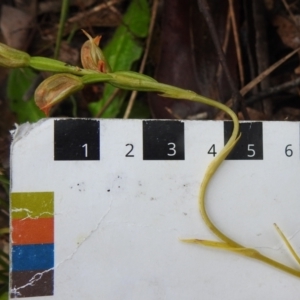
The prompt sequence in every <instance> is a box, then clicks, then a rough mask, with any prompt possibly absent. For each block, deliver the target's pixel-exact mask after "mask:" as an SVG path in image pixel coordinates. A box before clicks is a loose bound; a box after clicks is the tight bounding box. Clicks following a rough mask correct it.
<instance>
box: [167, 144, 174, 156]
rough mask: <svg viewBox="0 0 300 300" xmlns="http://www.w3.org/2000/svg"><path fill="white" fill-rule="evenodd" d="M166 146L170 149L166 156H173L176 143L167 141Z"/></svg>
mask: <svg viewBox="0 0 300 300" xmlns="http://www.w3.org/2000/svg"><path fill="white" fill-rule="evenodd" d="M168 146H170V148H169V150H170V151H172V153H168V156H174V155H175V154H176V150H175V147H176V145H175V144H174V143H168Z"/></svg>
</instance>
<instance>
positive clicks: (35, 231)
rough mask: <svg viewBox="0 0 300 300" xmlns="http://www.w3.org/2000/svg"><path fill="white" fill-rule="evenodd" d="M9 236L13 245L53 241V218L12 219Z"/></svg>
mask: <svg viewBox="0 0 300 300" xmlns="http://www.w3.org/2000/svg"><path fill="white" fill-rule="evenodd" d="M11 237H12V244H13V245H25V244H51V243H54V219H53V218H38V219H29V218H28V219H14V220H12V235H11Z"/></svg>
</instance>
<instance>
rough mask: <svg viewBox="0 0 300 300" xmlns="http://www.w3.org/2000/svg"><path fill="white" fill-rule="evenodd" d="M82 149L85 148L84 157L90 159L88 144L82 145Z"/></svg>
mask: <svg viewBox="0 0 300 300" xmlns="http://www.w3.org/2000/svg"><path fill="white" fill-rule="evenodd" d="M82 148H84V157H88V144H84V145H82Z"/></svg>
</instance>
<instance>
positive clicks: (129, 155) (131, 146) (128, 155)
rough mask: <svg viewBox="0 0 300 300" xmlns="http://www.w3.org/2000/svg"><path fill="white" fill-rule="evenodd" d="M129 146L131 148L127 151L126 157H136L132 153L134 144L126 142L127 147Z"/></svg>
mask: <svg viewBox="0 0 300 300" xmlns="http://www.w3.org/2000/svg"><path fill="white" fill-rule="evenodd" d="M127 146H129V147H130V148H131V149H130V150H129V151H128V152H127V154H126V155H125V157H134V155H133V154H130V153H131V152H132V150H133V145H132V144H126V147H127Z"/></svg>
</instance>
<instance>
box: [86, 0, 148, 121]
mask: <svg viewBox="0 0 300 300" xmlns="http://www.w3.org/2000/svg"><path fill="white" fill-rule="evenodd" d="M149 22H150V8H149V3H148V1H147V0H132V1H131V3H130V5H129V7H128V9H127V11H126V13H125V14H124V17H123V21H122V24H121V25H120V26H119V27H118V28H117V30H116V32H115V34H114V36H113V37H112V39H111V40H110V42H109V43H108V44H107V46H106V47H105V48H104V49H103V52H104V55H105V57H106V58H107V60H108V62H109V64H110V66H111V68H112V70H113V72H115V71H120V70H122V71H129V70H132V66H133V63H134V62H136V61H137V60H138V59H140V58H141V55H142V53H143V48H144V45H143V43H142V42H141V40H140V39H141V38H145V37H147V35H148V27H149ZM100 47H101V45H100ZM114 89H115V88H114V87H113V86H111V85H109V84H107V85H106V86H105V89H104V93H103V97H102V99H100V100H99V101H97V102H93V103H91V104H90V105H89V109H90V111H91V113H92V115H93V116H96V115H97V113H98V112H99V111H100V110H101V108H102V107H103V106H104V104H105V103H106V101H107V100H108V99H109V98H110V96H111V94H112V93H113V92H114ZM126 94H127V93H118V95H117V96H116V97H115V99H114V101H113V102H112V104H111V105H110V106H109V107H108V108H107V110H106V111H105V113H104V114H103V115H102V117H104V118H114V117H116V116H117V115H118V113H119V112H120V109H121V106H122V103H123V101H124V99H125V97H126ZM141 117H142V116H140V118H141Z"/></svg>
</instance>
